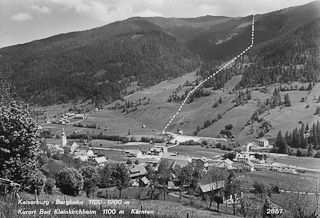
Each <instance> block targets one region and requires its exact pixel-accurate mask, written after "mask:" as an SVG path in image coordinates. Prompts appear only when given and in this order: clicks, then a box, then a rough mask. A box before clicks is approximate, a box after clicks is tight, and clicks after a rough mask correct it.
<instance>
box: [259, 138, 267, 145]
mask: <svg viewBox="0 0 320 218" xmlns="http://www.w3.org/2000/svg"><path fill="white" fill-rule="evenodd" d="M257 143H258V145H259V146H260V147H268V146H269V141H268V139H265V138H259V139H258V140H257Z"/></svg>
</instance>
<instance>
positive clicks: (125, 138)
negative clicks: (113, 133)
mask: <svg viewBox="0 0 320 218" xmlns="http://www.w3.org/2000/svg"><path fill="white" fill-rule="evenodd" d="M121 142H122V143H128V142H129V139H128V138H127V137H123V138H122V139H121Z"/></svg>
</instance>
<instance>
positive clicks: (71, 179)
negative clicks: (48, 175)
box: [56, 168, 83, 196]
mask: <svg viewBox="0 0 320 218" xmlns="http://www.w3.org/2000/svg"><path fill="white" fill-rule="evenodd" d="M56 186H57V187H58V188H59V189H60V191H61V192H62V193H63V194H66V195H73V196H77V195H79V193H80V191H81V190H82V187H83V177H82V175H81V174H80V173H79V171H78V170H76V169H75V168H65V169H63V170H61V171H60V172H59V173H58V176H57V178H56Z"/></svg>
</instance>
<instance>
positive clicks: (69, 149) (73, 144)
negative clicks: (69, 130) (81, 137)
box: [63, 141, 79, 154]
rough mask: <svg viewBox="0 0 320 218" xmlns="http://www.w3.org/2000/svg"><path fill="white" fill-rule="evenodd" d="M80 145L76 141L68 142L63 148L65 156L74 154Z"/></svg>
mask: <svg viewBox="0 0 320 218" xmlns="http://www.w3.org/2000/svg"><path fill="white" fill-rule="evenodd" d="M78 147H79V145H78V143H77V142H75V141H68V142H67V143H66V144H65V145H64V146H63V149H64V153H65V154H72V153H73V152H74V151H75V149H76V148H78Z"/></svg>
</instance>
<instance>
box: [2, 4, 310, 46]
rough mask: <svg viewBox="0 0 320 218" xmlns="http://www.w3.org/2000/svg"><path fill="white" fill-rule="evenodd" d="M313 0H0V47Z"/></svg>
mask: <svg viewBox="0 0 320 218" xmlns="http://www.w3.org/2000/svg"><path fill="white" fill-rule="evenodd" d="M311 1H312V0H0V48H1V47H6V46H10V45H15V44H20V43H25V42H30V41H33V40H36V39H42V38H46V37H49V36H53V35H57V34H60V33H66V32H72V31H80V30H87V29H91V28H94V27H99V26H103V25H106V24H108V23H112V22H114V21H118V20H123V19H127V18H129V17H133V16H142V17H145V16H147V17H150V16H163V17H199V16H205V15H213V16H218V15H224V16H230V17H238V16H246V15H251V14H262V13H267V12H271V11H275V10H279V9H282V8H287V7H291V6H297V5H303V4H307V3H309V2H311Z"/></svg>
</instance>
